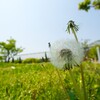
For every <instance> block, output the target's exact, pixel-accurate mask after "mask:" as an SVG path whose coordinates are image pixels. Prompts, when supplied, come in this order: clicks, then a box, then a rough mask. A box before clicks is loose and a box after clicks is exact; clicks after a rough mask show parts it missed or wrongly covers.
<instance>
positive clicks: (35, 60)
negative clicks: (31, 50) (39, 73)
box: [23, 58, 41, 63]
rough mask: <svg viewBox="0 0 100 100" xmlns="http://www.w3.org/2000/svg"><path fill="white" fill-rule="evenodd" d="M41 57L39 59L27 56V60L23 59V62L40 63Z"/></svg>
mask: <svg viewBox="0 0 100 100" xmlns="http://www.w3.org/2000/svg"><path fill="white" fill-rule="evenodd" d="M40 62H41V59H37V58H26V59H25V60H23V63H40Z"/></svg>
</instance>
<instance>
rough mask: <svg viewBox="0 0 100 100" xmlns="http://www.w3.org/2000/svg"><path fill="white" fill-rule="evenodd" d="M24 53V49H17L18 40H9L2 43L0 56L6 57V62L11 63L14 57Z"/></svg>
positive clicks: (0, 43) (0, 44)
mask: <svg viewBox="0 0 100 100" xmlns="http://www.w3.org/2000/svg"><path fill="white" fill-rule="evenodd" d="M22 51H23V49H22V48H17V47H16V40H14V39H12V38H11V39H9V40H7V41H6V42H0V54H2V55H3V56H4V60H5V61H7V62H9V60H10V59H11V58H12V59H14V56H15V55H17V54H18V53H21V52H22Z"/></svg>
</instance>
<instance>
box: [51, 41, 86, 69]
mask: <svg viewBox="0 0 100 100" xmlns="http://www.w3.org/2000/svg"><path fill="white" fill-rule="evenodd" d="M50 53H51V57H50V59H51V62H52V63H53V64H54V65H55V66H56V67H58V68H63V67H64V66H65V65H66V66H67V65H69V66H76V65H79V64H80V63H81V61H82V60H83V57H84V50H83V47H82V45H81V44H80V43H78V42H77V41H75V40H68V41H66V40H59V41H56V42H55V43H54V44H52V46H51V48H50Z"/></svg>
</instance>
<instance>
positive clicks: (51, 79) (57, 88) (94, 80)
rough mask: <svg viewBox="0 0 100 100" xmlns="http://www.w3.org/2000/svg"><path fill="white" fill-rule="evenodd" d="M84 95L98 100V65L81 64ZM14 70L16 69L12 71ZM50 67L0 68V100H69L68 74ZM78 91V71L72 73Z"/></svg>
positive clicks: (73, 96)
mask: <svg viewBox="0 0 100 100" xmlns="http://www.w3.org/2000/svg"><path fill="white" fill-rule="evenodd" d="M83 65H84V70H83V71H84V73H85V74H84V76H85V83H86V92H87V95H88V99H89V100H99V98H100V96H99V93H100V84H99V83H100V64H96V63H89V62H83ZM11 66H14V67H15V69H12V68H11ZM58 72H59V74H60V77H61V79H59V76H58V73H57V70H56V68H55V67H54V66H53V65H52V64H50V63H39V64H12V63H10V64H7V63H6V64H3V63H2V64H0V100H66V98H68V95H69V97H70V99H71V100H75V98H78V97H77V96H76V94H75V91H74V88H73V84H72V80H71V79H70V75H69V73H68V71H66V72H65V71H62V70H58ZM72 72H73V74H74V77H75V80H76V81H77V84H78V86H79V87H81V86H82V83H81V77H80V69H79V68H78V67H75V68H74V69H72Z"/></svg>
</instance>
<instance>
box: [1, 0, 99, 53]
mask: <svg viewBox="0 0 100 100" xmlns="http://www.w3.org/2000/svg"><path fill="white" fill-rule="evenodd" d="M80 1H82V0H0V41H6V40H7V39H9V38H10V37H12V38H14V39H15V40H16V41H17V46H18V47H20V46H22V47H23V48H25V50H24V52H23V53H34V52H42V51H48V50H49V49H48V42H51V43H53V42H54V41H56V40H59V39H63V38H64V39H65V38H66V39H73V38H74V36H73V35H69V34H68V33H67V32H66V31H65V30H66V27H67V22H68V21H69V20H74V21H75V23H76V24H78V25H79V31H78V33H77V36H78V38H79V40H80V41H81V40H85V39H89V40H91V41H95V40H99V39H100V11H99V10H94V9H93V8H92V9H91V10H90V11H89V12H88V13H87V12H85V11H79V10H78V3H79V2H80Z"/></svg>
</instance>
